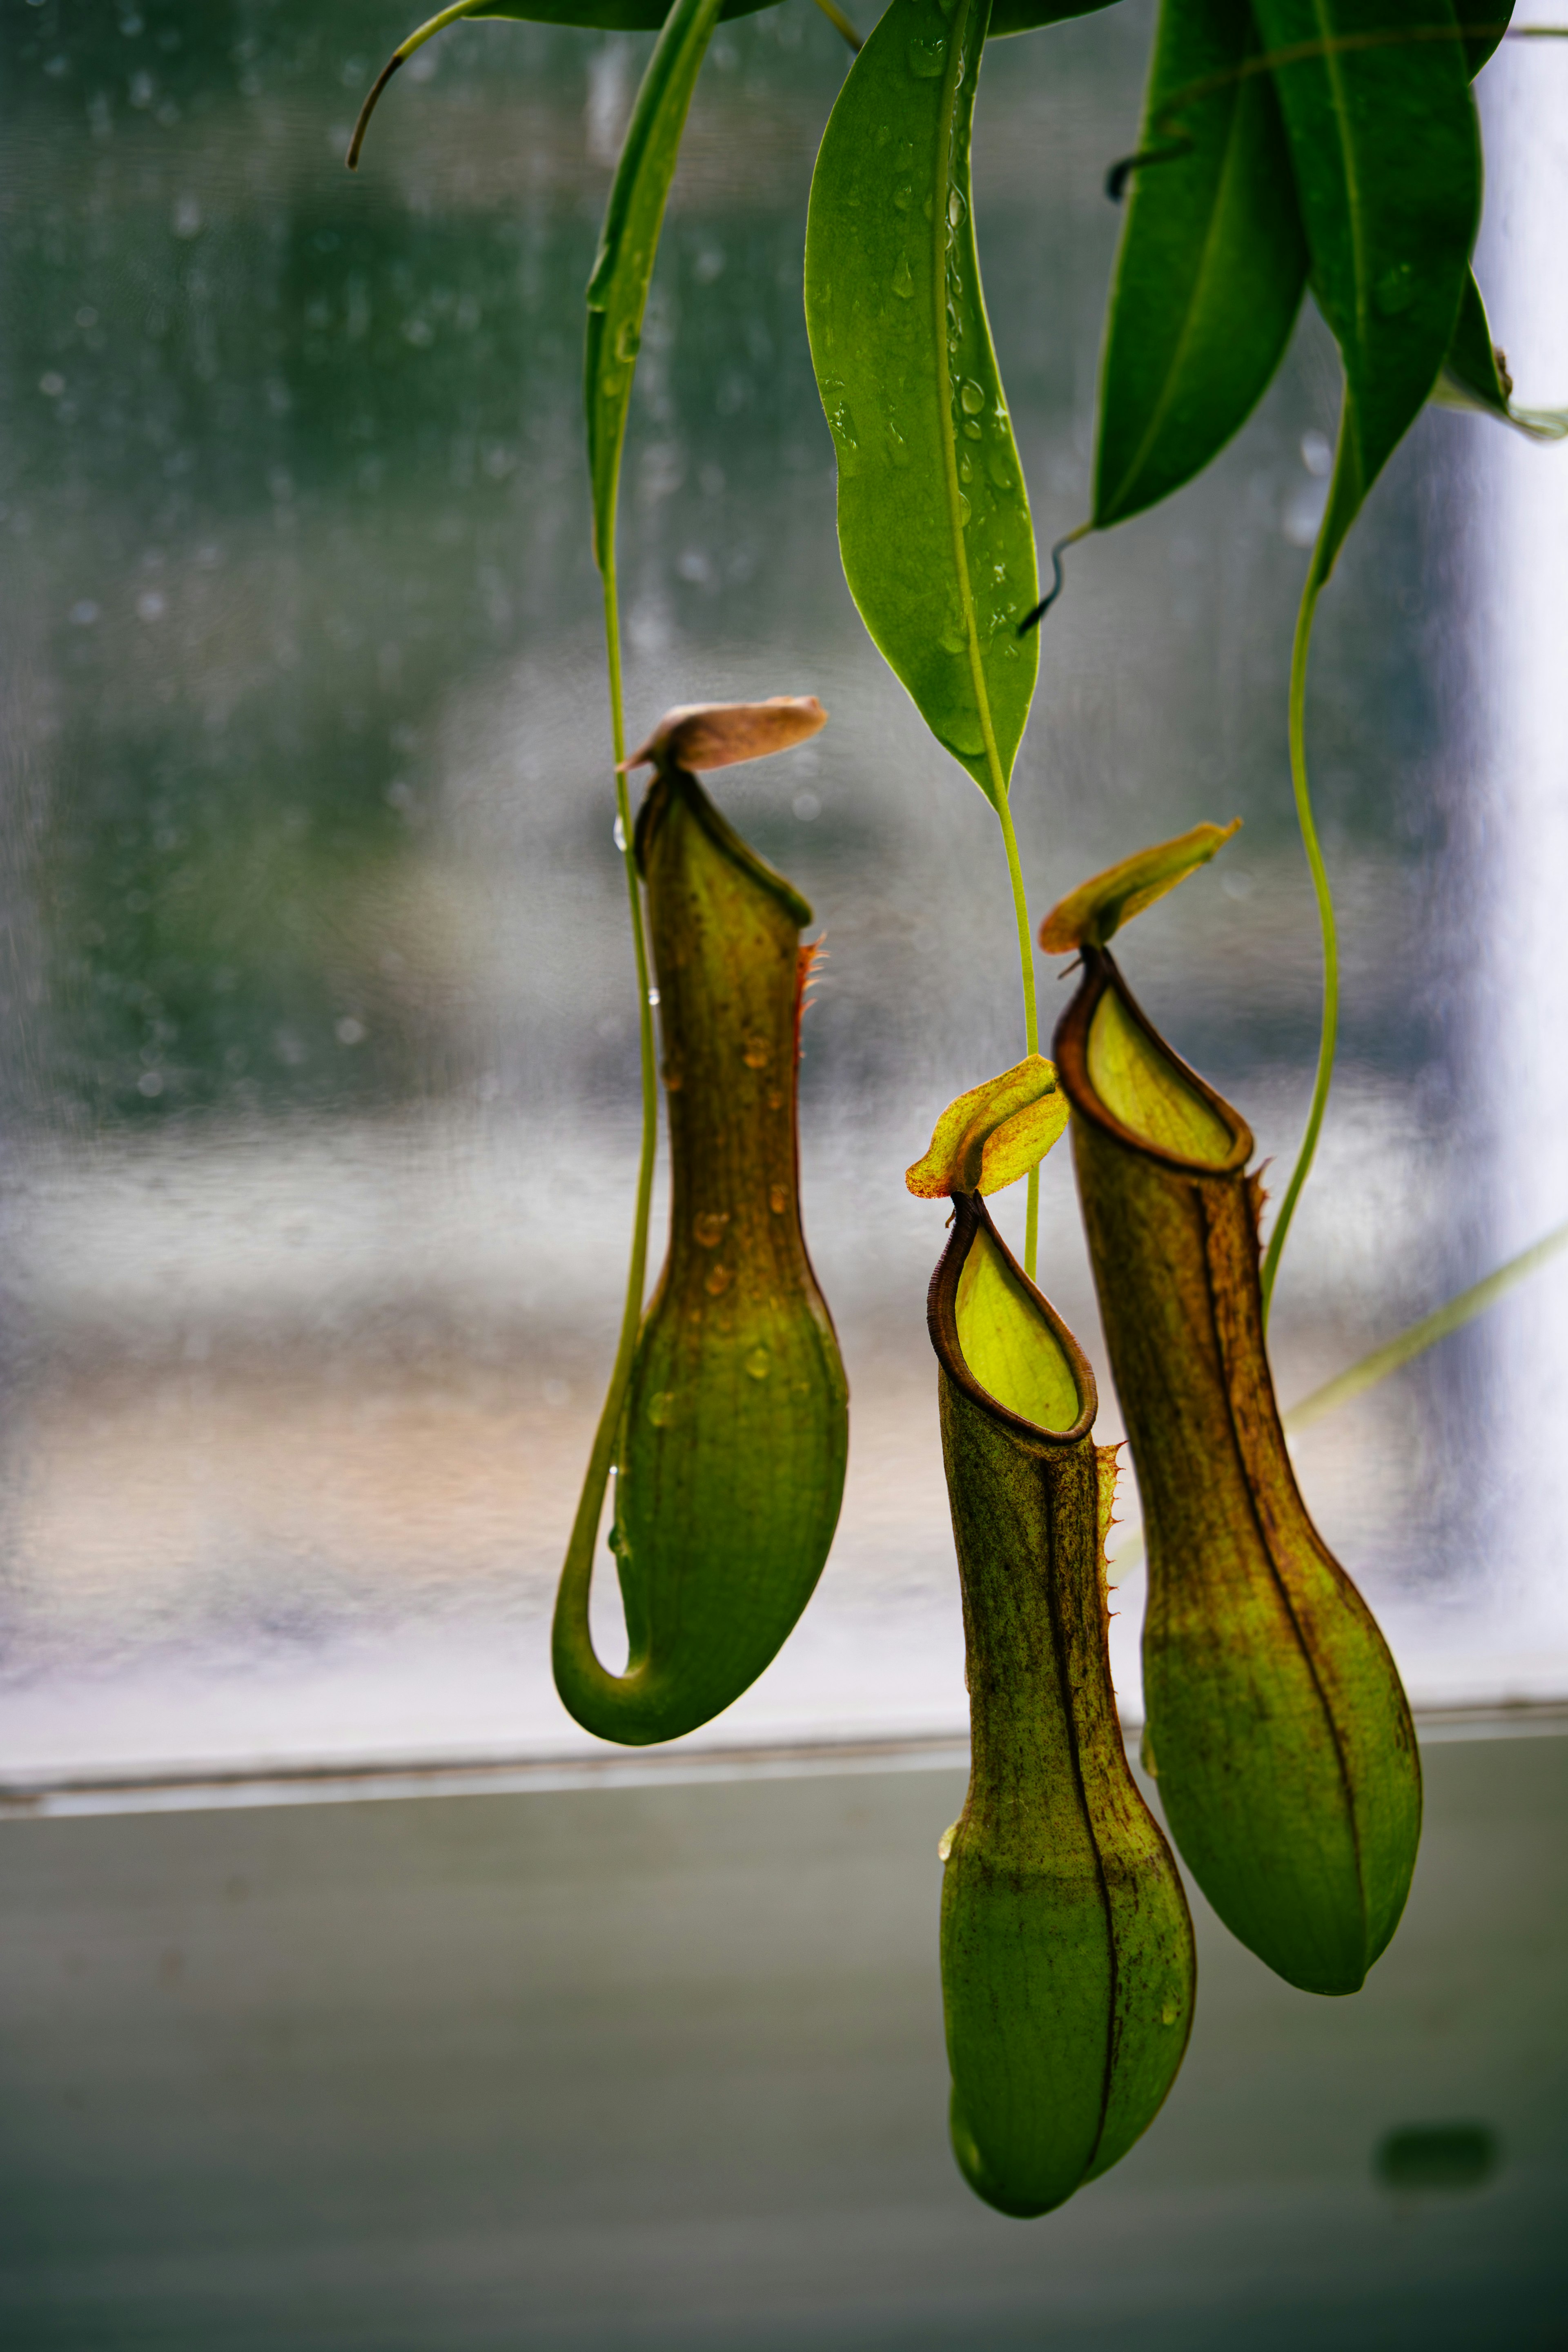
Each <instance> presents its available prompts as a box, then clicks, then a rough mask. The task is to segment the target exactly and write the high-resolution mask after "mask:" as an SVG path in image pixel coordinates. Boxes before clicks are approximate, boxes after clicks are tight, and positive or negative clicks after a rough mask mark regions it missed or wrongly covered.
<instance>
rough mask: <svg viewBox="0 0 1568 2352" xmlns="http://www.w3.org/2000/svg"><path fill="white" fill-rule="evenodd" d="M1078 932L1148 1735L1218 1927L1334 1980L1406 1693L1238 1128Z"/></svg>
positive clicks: (1367, 1892) (1089, 1203) (1388, 1807)
mask: <svg viewBox="0 0 1568 2352" xmlns="http://www.w3.org/2000/svg"><path fill="white" fill-rule="evenodd" d="M1088 887H1089V895H1092V886H1088ZM1076 895H1079V894H1075V896H1076ZM1042 936H1043V937H1045V936H1050V937H1052V938H1053V940H1055V939H1056V938H1057V937H1058V932H1057V931H1056V930H1055V929H1053V918H1047V923H1046V926H1045V927H1044V930H1043V933H1042ZM1081 952H1082V965H1083V976H1082V980H1081V982H1080V983H1079V989H1078V992H1077V993H1076V994H1075V996H1074V998H1073V1001H1072V1003H1070V1004H1069V1006H1068V1010H1067V1012H1066V1013H1064V1014H1063V1016H1062V1018H1061V1021H1060V1022H1059V1023H1058V1028H1057V1035H1056V1056H1057V1067H1058V1075H1059V1077H1060V1080H1061V1084H1062V1087H1063V1089H1064V1091H1065V1092H1066V1094H1067V1096H1068V1099H1069V1101H1070V1103H1071V1105H1072V1111H1073V1117H1072V1121H1071V1127H1072V1136H1073V1153H1074V1160H1075V1164H1076V1167H1077V1171H1078V1181H1079V1194H1080V1197H1081V1200H1082V1205H1083V1217H1084V1224H1085V1228H1086V1230H1087V1233H1088V1236H1089V1255H1090V1257H1091V1259H1092V1261H1093V1265H1094V1276H1095V1285H1096V1288H1097V1290H1098V1293H1099V1297H1100V1315H1101V1318H1102V1321H1103V1323H1104V1327H1105V1338H1106V1346H1107V1348H1108V1349H1109V1350H1110V1364H1111V1370H1112V1371H1113V1373H1114V1376H1115V1380H1116V1389H1117V1394H1118V1397H1119V1398H1120V1400H1121V1409H1122V1412H1123V1415H1124V1417H1125V1420H1126V1423H1127V1429H1128V1434H1129V1438H1130V1441H1131V1449H1132V1460H1133V1465H1134V1467H1135V1469H1136V1471H1137V1474H1138V1484H1139V1490H1140V1493H1141V1496H1142V1506H1143V1525H1144V1533H1145V1540H1146V1544H1147V1549H1148V1557H1149V1601H1148V1611H1147V1615H1146V1617H1145V1621H1144V1630H1143V1693H1144V1706H1145V1710H1146V1716H1147V1732H1146V1739H1147V1748H1146V1760H1147V1761H1148V1762H1149V1764H1150V1767H1151V1769H1152V1770H1154V1771H1155V1772H1157V1774H1158V1777H1159V1781H1160V1793H1161V1797H1162V1799H1163V1804H1164V1809H1165V1818H1166V1821H1167V1822H1168V1823H1169V1825H1170V1829H1171V1833H1172V1835H1173V1838H1174V1839H1175V1842H1176V1844H1177V1846H1178V1847H1179V1849H1180V1851H1181V1853H1182V1856H1183V1859H1184V1861H1185V1862H1186V1864H1187V1865H1188V1867H1189V1868H1190V1869H1191V1871H1192V1873H1193V1874H1194V1877H1195V1878H1196V1880H1197V1882H1198V1884H1199V1885H1200V1886H1201V1887H1202V1888H1203V1890H1204V1893H1205V1895H1207V1896H1208V1899H1209V1901H1210V1902H1211V1903H1212V1904H1213V1906H1214V1907H1215V1910H1216V1911H1217V1912H1218V1914H1219V1916H1220V1917H1221V1918H1222V1919H1223V1920H1224V1921H1225V1923H1226V1926H1227V1927H1229V1928H1230V1929H1231V1930H1232V1932H1233V1933H1234V1934H1235V1935H1237V1936H1238V1937H1240V1939H1241V1941H1242V1942H1243V1943H1245V1944H1247V1946H1248V1947H1249V1948H1250V1949H1251V1950H1253V1951H1254V1952H1256V1953H1257V1954H1258V1958H1260V1959H1263V1960H1266V1961H1267V1962H1268V1965H1269V1966H1270V1967H1271V1968H1273V1969H1276V1970H1278V1972H1279V1975H1281V1976H1283V1977H1285V1978H1286V1979H1288V1980H1289V1982H1290V1983H1292V1984H1295V1985H1300V1987H1302V1989H1303V1990H1307V1991H1310V1992H1323V1993H1342V1992H1354V1991H1355V1990H1357V1988H1358V1987H1359V1986H1360V1985H1361V1983H1362V1982H1363V1979H1364V1977H1365V1975H1366V1971H1367V1969H1369V1968H1370V1967H1371V1966H1372V1964H1373V1961H1374V1960H1375V1959H1376V1958H1377V1957H1378V1955H1379V1953H1380V1952H1382V1951H1383V1950H1384V1948H1385V1946H1386V1945H1387V1943H1388V1941H1389V1938H1390V1937H1391V1936H1392V1935H1393V1933H1394V1928H1395V1927H1396V1926H1397V1925H1398V1922H1399V1916H1400V1914H1401V1912H1402V1911H1403V1909H1404V1907H1405V1896H1406V1895H1407V1894H1408V1892H1409V1888H1410V1879H1411V1874H1412V1872H1413V1870H1414V1868H1415V1850H1416V1845H1417V1843H1418V1841H1419V1837H1420V1827H1421V1769H1420V1764H1419V1760H1418V1759H1417V1755H1416V1748H1415V1731H1414V1728H1413V1726H1412V1723H1411V1718H1410V1709H1409V1706H1408V1704H1407V1702H1406V1699H1405V1692H1404V1689H1403V1687H1402V1685H1401V1684H1400V1680H1399V1675H1398V1672H1397V1670H1396V1668H1395V1666H1394V1661H1393V1659H1392V1657H1391V1656H1390V1654H1389V1651H1388V1646H1387V1644H1386V1643H1385V1642H1384V1638H1383V1636H1382V1634H1381V1633H1380V1632H1379V1631H1378V1628H1377V1625H1376V1623H1375V1622H1374V1620H1373V1616H1372V1613H1371V1612H1370V1611H1369V1610H1368V1608H1367V1606H1366V1604H1365V1602H1364V1601H1363V1599H1362V1597H1361V1595H1360V1593H1359V1592H1358V1591H1356V1589H1355V1587H1354V1585H1353V1584H1352V1582H1351V1580H1350V1579H1349V1578H1348V1577H1347V1576H1346V1575H1345V1573H1344V1570H1342V1568H1341V1567H1340V1565H1339V1563H1338V1561H1337V1560H1336V1559H1334V1558H1333V1556H1332V1554H1331V1552H1330V1551H1329V1549H1328V1547H1327V1546H1326V1545H1325V1544H1324V1542H1323V1540H1322V1538H1321V1536H1320V1535H1319V1534H1318V1531H1317V1529H1316V1528H1314V1527H1313V1525H1312V1522H1311V1520H1310V1517H1309V1516H1308V1513H1307V1509H1306V1506H1305V1504H1304V1503H1303V1501H1302V1499H1301V1496H1300V1491H1299V1489H1298V1487H1297V1485H1296V1480H1295V1476H1294V1474H1293V1472H1292V1470H1291V1467H1290V1462H1289V1454H1288V1453H1287V1450H1286V1444H1285V1436H1284V1432H1283V1430H1282V1429H1281V1427H1280V1422H1279V1409H1278V1406H1277V1405H1276V1402H1275V1398H1274V1388H1273V1382H1272V1380H1271V1378H1270V1375H1269V1370H1268V1354H1267V1350H1266V1347H1265V1342H1264V1332H1263V1305H1262V1297H1261V1292H1260V1288H1259V1281H1258V1270H1259V1252H1258V1210H1259V1206H1260V1203H1261V1198H1262V1193H1261V1187H1260V1185H1259V1182H1258V1178H1257V1176H1256V1175H1249V1174H1248V1173H1247V1162H1248V1160H1250V1158H1251V1156H1252V1149H1253V1144H1252V1135H1251V1132H1250V1130H1249V1129H1248V1128H1247V1125H1246V1123H1245V1121H1244V1120H1243V1119H1242V1118H1240V1117H1239V1115H1238V1114H1237V1112H1236V1111H1235V1110H1233V1109H1232V1108H1231V1106H1230V1105H1229V1104H1228V1103H1227V1102H1226V1101H1225V1100H1224V1099H1223V1098H1222V1097H1220V1096H1219V1095H1217V1094H1216V1093H1215V1091H1214V1089H1213V1088H1212V1087H1209V1086H1207V1085H1205V1082H1204V1080H1203V1079H1202V1078H1200V1077H1198V1076H1197V1075H1196V1074H1195V1072H1194V1071H1192V1070H1190V1069H1189V1068H1188V1067H1187V1066H1186V1065H1185V1064H1184V1062H1182V1061H1181V1060H1179V1059H1178V1057H1177V1056H1176V1055H1175V1054H1173V1052H1172V1050H1171V1048H1170V1047H1169V1046H1168V1045H1166V1044H1165V1042H1164V1040H1163V1038H1162V1037H1161V1036H1160V1035H1159V1034H1158V1033H1157V1031H1156V1030H1155V1029H1154V1028H1153V1026H1152V1024H1151V1023H1150V1021H1149V1020H1148V1019H1147V1017H1146V1016H1145V1015H1144V1013H1142V1011H1141V1009H1140V1008H1139V1006H1138V1005H1137V1004H1136V1003H1135V1002H1134V1001H1133V998H1132V996H1131V992H1129V990H1128V988H1127V986H1126V983H1125V982H1124V981H1123V980H1122V977H1121V972H1120V971H1118V969H1117V967H1116V964H1115V962H1114V961H1113V960H1112V958H1111V956H1110V952H1109V950H1108V949H1106V948H1105V947H1104V946H1096V945H1093V944H1090V943H1089V942H1087V941H1086V942H1085V944H1084V946H1083V948H1082V951H1081Z"/></svg>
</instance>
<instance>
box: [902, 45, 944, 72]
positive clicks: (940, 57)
mask: <svg viewBox="0 0 1568 2352" xmlns="http://www.w3.org/2000/svg"><path fill="white" fill-rule="evenodd" d="M946 63H947V43H946V41H945V40H943V39H941V38H939V39H937V40H934V41H911V42H910V72H911V73H912V74H913V76H914V78H915V79H916V80H917V81H934V80H935V79H936V78H937V76H938V74H939V73H941V71H942V68H943V66H945V65H946Z"/></svg>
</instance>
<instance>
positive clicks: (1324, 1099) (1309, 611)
mask: <svg viewBox="0 0 1568 2352" xmlns="http://www.w3.org/2000/svg"><path fill="white" fill-rule="evenodd" d="M1322 585H1323V574H1322V572H1321V569H1320V566H1319V564H1318V562H1317V561H1316V560H1315V559H1314V562H1313V564H1312V569H1311V571H1310V572H1309V573H1308V575H1307V585H1306V587H1305V589H1304V590H1303V591H1302V594H1301V609H1300V613H1298V614H1297V616H1296V642H1295V644H1294V646H1292V647H1291V651H1290V782H1291V785H1292V787H1293V789H1294V792H1295V795H1296V819H1297V823H1298V824H1300V828H1301V846H1302V847H1303V849H1305V851H1306V853H1307V864H1308V866H1310V869H1311V875H1312V890H1313V895H1314V896H1315V897H1316V898H1317V901H1318V928H1319V929H1320V931H1321V933H1322V940H1323V1018H1322V1027H1321V1030H1320V1032H1319V1036H1318V1075H1317V1077H1316V1079H1315V1080H1314V1082H1313V1086H1312V1103H1311V1108H1310V1110H1309V1111H1308V1113H1307V1127H1306V1132H1305V1133H1304V1134H1303V1136H1302V1138H1301V1148H1300V1151H1299V1152H1298V1153H1297V1155H1296V1165H1295V1167H1294V1168H1293V1169H1292V1170H1291V1171H1290V1181H1289V1184H1288V1185H1287V1186H1286V1188H1285V1198H1284V1200H1283V1201H1282V1202H1280V1204H1279V1215H1278V1217H1276V1219H1275V1221H1274V1230H1273V1232H1272V1233H1271V1234H1269V1236H1268V1255H1267V1256H1266V1257H1265V1258H1264V1261H1263V1315H1264V1322H1265V1325H1266V1326H1267V1323H1268V1304H1269V1300H1270V1299H1271V1298H1272V1297H1273V1295H1274V1278H1275V1276H1276V1275H1277V1274H1278V1273H1279V1256H1280V1252H1281V1251H1282V1250H1283V1249H1284V1247H1285V1236H1286V1234H1288V1233H1289V1230H1290V1220H1291V1219H1292V1217H1293V1216H1294V1215H1295V1213H1296V1203H1297V1202H1298V1201H1299V1200H1300V1196H1301V1187H1302V1185H1303V1184H1304V1183H1305V1182H1306V1181H1307V1178H1308V1175H1309V1174H1310V1171H1311V1166H1312V1160H1313V1157H1314V1155H1315V1154H1316V1151H1317V1149H1318V1137H1319V1134H1320V1132H1321V1128H1322V1124H1323V1113H1324V1111H1325V1109H1326V1108H1328V1100H1329V1088H1330V1087H1331V1084H1332V1083H1333V1076H1334V1047H1335V1045H1336V1043H1337V1041H1338V1037H1339V1026H1340V943H1339V934H1338V932H1337V930H1336V929H1335V927H1334V901H1333V894H1332V892H1331V890H1330V888H1329V877H1328V872H1327V869H1326V868H1325V866H1324V865H1323V853H1322V849H1321V845H1320V844H1319V841H1318V828H1317V824H1316V822H1315V820H1314V818H1313V815H1312V794H1311V787H1310V783H1309V782H1308V779H1307V656H1308V653H1309V651H1310V646H1311V642H1312V619H1313V615H1314V614H1315V613H1316V612H1317V609H1318V597H1319V595H1320V593H1321V590H1322Z"/></svg>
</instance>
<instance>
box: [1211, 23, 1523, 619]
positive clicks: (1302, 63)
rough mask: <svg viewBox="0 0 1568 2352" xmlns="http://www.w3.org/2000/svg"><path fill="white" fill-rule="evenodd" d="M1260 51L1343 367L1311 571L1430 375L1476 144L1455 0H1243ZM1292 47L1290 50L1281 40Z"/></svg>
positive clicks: (1475, 206) (1324, 568) (1465, 241)
mask: <svg viewBox="0 0 1568 2352" xmlns="http://www.w3.org/2000/svg"><path fill="white" fill-rule="evenodd" d="M1252 7H1253V13H1254V15H1255V16H1256V18H1257V20H1258V29H1259V31H1260V32H1261V34H1262V36H1263V38H1264V40H1265V42H1266V43H1267V44H1268V47H1269V48H1270V49H1271V50H1275V51H1282V52H1285V53H1286V55H1285V56H1284V57H1282V58H1280V60H1279V62H1278V63H1277V64H1276V65H1275V67H1274V69H1273V71H1274V82H1275V87H1276V89H1278V91H1279V105H1280V110H1281V112H1282V114H1283V116H1284V120H1285V129H1286V135H1287V137H1288V139H1289V145H1290V156H1291V163H1292V166H1293V169H1294V173H1295V179H1296V193H1297V197H1298V200H1299V202H1300V207H1301V218H1302V221H1303V223H1304V224H1305V226H1306V232H1307V243H1308V247H1309V249H1310V255H1311V285H1312V291H1313V294H1314V295H1315V296H1316V298H1317V301H1318V306H1319V308H1320V310H1321V311H1322V313H1323V316H1324V318H1325V319H1326V320H1328V322H1329V325H1330V327H1331V329H1332V330H1333V333H1334V337H1335V340H1336V341H1338V343H1339V346H1340V352H1341V356H1342V361H1343V363H1344V371H1345V401H1344V410H1343V415H1342V420H1341V426H1340V448H1339V456H1338V460H1337V463H1336V465H1335V468H1334V480H1333V488H1332V490H1331V495H1330V501H1329V510H1328V513H1327V516H1326V517H1325V520H1324V525H1323V530H1322V532H1321V537H1320V539H1319V542H1318V547H1317V551H1316V553H1315V555H1314V557H1313V566H1312V577H1313V579H1314V580H1315V581H1317V582H1318V583H1321V582H1322V581H1323V580H1326V579H1327V577H1328V575H1329V573H1330V572H1331V570H1332V568H1333V563H1334V558H1335V557H1336V555H1337V554H1338V552H1339V550H1340V547H1341V546H1342V543H1343V541H1344V537H1345V533H1346V532H1347V531H1348V530H1349V529H1350V527H1351V525H1352V522H1353V521H1354V520H1355V518H1356V516H1357V514H1358V513H1359V512H1360V510H1361V507H1362V503H1363V500H1364V499H1365V497H1366V494H1367V492H1368V490H1370V488H1372V485H1373V482H1374V481H1375V480H1376V478H1377V477H1378V475H1379V473H1380V472H1381V471H1382V469H1383V467H1384V464H1385V463H1386V462H1387V459H1388V457H1390V455H1391V454H1392V452H1393V450H1394V447H1395V446H1396V445H1397V443H1398V442H1399V441H1400V439H1401V438H1402V436H1404V434H1405V430H1406V428H1407V427H1408V426H1409V425H1410V424H1411V422H1412V420H1413V419H1414V418H1415V415H1417V414H1418V412H1419V411H1420V409H1421V408H1422V406H1423V405H1424V404H1425V403H1426V399H1427V397H1428V395H1429V394H1430V393H1431V390H1432V386H1433V384H1434V383H1436V378H1437V371H1438V369H1439V368H1440V367H1441V366H1442V364H1443V361H1444V357H1445V355H1446V353H1447V350H1448V346H1449V342H1450V341H1451V339H1452V336H1453V332H1454V326H1455V321H1456V320H1457V319H1458V312H1459V302H1460V298H1461V296H1462V295H1463V293H1464V290H1465V282H1466V277H1467V273H1468V268H1469V258H1470V247H1471V245H1472V244H1473V242H1474V240H1475V234H1476V224H1477V221H1478V218H1479V211H1480V195H1481V174H1480V142H1479V133H1478V131H1477V125H1476V111H1475V103H1474V100H1472V99H1471V96H1470V89H1469V75H1468V60H1467V58H1466V55H1465V51H1464V47H1463V45H1462V43H1461V42H1460V40H1459V38H1458V19H1457V17H1456V16H1455V13H1454V10H1453V7H1452V5H1451V0H1252ZM1292 53H1293V54H1292Z"/></svg>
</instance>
